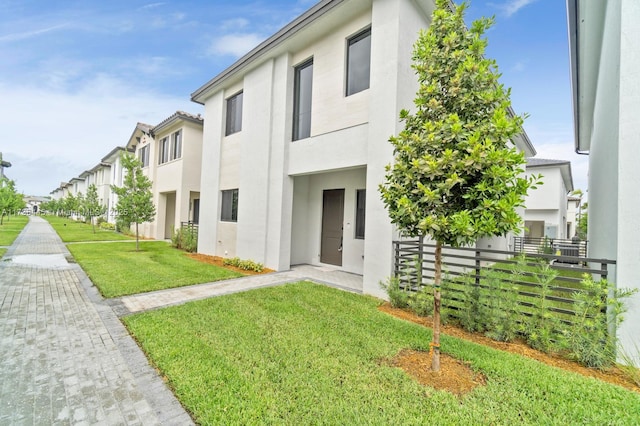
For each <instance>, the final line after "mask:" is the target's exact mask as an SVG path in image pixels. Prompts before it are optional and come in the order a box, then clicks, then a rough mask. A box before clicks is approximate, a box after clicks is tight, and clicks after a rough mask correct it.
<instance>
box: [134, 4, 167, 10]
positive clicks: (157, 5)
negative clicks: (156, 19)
mask: <svg viewBox="0 0 640 426" xmlns="http://www.w3.org/2000/svg"><path fill="white" fill-rule="evenodd" d="M164 4H166V3H163V2H159V3H149V4H145V5H144V6H142V7H140V8H139V9H140V10H144V9H154V8H156V7H159V6H162V5H164Z"/></svg>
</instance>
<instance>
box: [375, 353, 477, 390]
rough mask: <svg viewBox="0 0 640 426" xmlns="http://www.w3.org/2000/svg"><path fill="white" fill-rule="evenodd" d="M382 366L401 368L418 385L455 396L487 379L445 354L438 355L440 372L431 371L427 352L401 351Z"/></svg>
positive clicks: (429, 357) (467, 364)
mask: <svg viewBox="0 0 640 426" xmlns="http://www.w3.org/2000/svg"><path fill="white" fill-rule="evenodd" d="M384 364H386V365H392V366H394V367H399V368H402V369H403V370H404V371H405V372H407V374H409V375H410V376H411V377H413V378H414V379H416V380H417V381H418V382H419V383H420V384H423V385H426V386H429V387H432V388H434V389H438V390H444V391H448V392H451V393H453V394H454V395H457V396H462V395H464V394H466V393H469V392H471V391H472V390H473V389H475V388H476V387H477V386H482V385H484V384H486V382H487V378H486V377H485V376H484V375H483V374H482V373H478V372H475V371H473V370H472V369H471V367H470V366H469V363H465V362H462V361H460V360H457V359H455V358H453V357H450V356H449V355H447V354H440V371H439V372H437V373H436V372H434V371H431V354H429V352H422V351H416V350H413V349H403V350H401V351H400V353H398V355H396V356H395V357H394V358H392V359H390V360H385V361H384Z"/></svg>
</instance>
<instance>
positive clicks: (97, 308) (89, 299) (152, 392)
mask: <svg viewBox="0 0 640 426" xmlns="http://www.w3.org/2000/svg"><path fill="white" fill-rule="evenodd" d="M68 259H70V255H69V252H68V251H67V249H66V247H65V246H64V244H63V243H62V242H61V241H60V238H59V237H58V236H57V234H56V233H55V232H54V231H53V229H52V228H51V226H50V225H49V224H48V223H47V222H46V221H45V220H43V219H41V218H38V217H31V218H30V221H29V223H28V224H27V226H26V227H25V229H24V231H23V232H22V233H21V234H20V236H19V237H18V239H17V240H16V242H15V243H14V244H13V245H12V246H11V247H10V248H9V250H8V252H7V253H6V255H5V257H4V258H3V260H2V262H0V425H31V424H34V425H57V424H60V425H68V424H73V425H83V424H87V425H88V424H105V425H115V424H125V425H134V424H136V425H138V424H141V425H156V424H162V425H172V424H175V425H185V424H192V421H191V419H190V417H189V416H188V415H187V414H186V412H185V411H184V409H183V408H182V406H180V404H179V403H178V402H177V400H176V399H175V398H174V397H173V395H172V394H171V392H170V391H169V390H168V389H167V387H166V386H165V385H164V383H163V382H162V380H161V379H160V377H158V376H157V374H156V373H155V371H154V370H153V369H152V368H151V367H150V366H149V365H148V363H147V361H146V359H145V357H144V355H143V354H142V352H141V351H140V349H139V348H138V346H137V345H136V344H135V342H134V341H133V340H132V339H131V337H130V336H129V335H128V334H127V332H126V330H125V329H124V327H123V326H122V324H121V323H120V322H119V321H118V319H117V317H116V316H115V314H114V313H113V311H112V310H111V308H110V307H109V306H108V305H107V304H106V303H104V301H103V300H102V298H101V297H100V296H99V294H98V293H97V291H96V289H95V288H94V287H93V286H92V285H91V282H90V281H89V280H88V278H87V277H86V275H85V274H84V272H83V271H82V269H80V267H79V266H78V265H76V264H74V263H68Z"/></svg>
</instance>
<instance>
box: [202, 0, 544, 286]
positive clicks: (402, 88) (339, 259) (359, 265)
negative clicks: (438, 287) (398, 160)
mask: <svg viewBox="0 0 640 426" xmlns="http://www.w3.org/2000/svg"><path fill="white" fill-rule="evenodd" d="M434 8H435V4H434V2H433V1H432V0H342V1H341V0H323V1H320V2H319V3H317V4H316V5H314V6H313V7H312V8H311V9H309V10H308V11H307V12H305V13H303V14H302V15H301V16H299V17H298V18H297V19H295V20H294V21H292V22H291V23H289V24H288V25H286V26H285V27H284V28H282V29H281V30H280V31H278V32H277V33H275V34H274V35H273V36H271V37H269V38H268V39H267V40H265V41H264V42H262V43H261V44H260V45H258V46H257V47H256V48H255V49H253V50H252V51H250V52H249V53H248V54H246V55H245V56H243V57H242V58H240V59H239V60H238V61H237V62H235V63H234V64H232V65H231V66H230V67H229V68H227V69H226V70H224V71H223V72H221V73H220V74H219V75H217V76H216V77H214V78H213V79H212V80H210V81H209V82H207V83H206V84H204V85H203V86H202V87H200V88H199V89H197V90H196V91H195V92H194V93H193V94H192V95H191V99H192V100H193V101H195V102H198V103H201V104H203V105H204V107H205V113H204V114H205V119H206V120H205V125H204V142H203V150H202V164H203V168H202V180H201V185H200V187H201V195H202V198H201V213H200V233H199V240H198V251H199V252H202V253H205V254H210V255H218V256H223V257H232V256H238V257H240V258H244V259H252V260H254V261H257V262H262V263H264V264H265V265H266V266H267V267H269V268H272V269H275V270H286V269H288V268H290V266H291V265H295V264H312V265H319V266H326V267H331V268H338V269H341V270H344V271H348V272H352V273H356V274H362V275H363V291H364V292H365V293H369V294H375V295H380V296H383V292H382V290H381V289H380V287H379V282H380V281H381V280H383V279H384V278H385V277H388V276H389V275H391V271H392V261H393V256H392V240H393V238H394V237H396V232H395V230H394V227H393V226H392V224H391V223H390V220H389V217H388V214H387V211H386V210H385V208H384V205H383V203H382V201H381V199H380V196H379V194H378V186H379V184H380V183H382V182H383V180H384V175H385V166H386V165H387V164H389V163H390V162H391V161H393V149H392V146H391V144H390V143H389V142H388V139H389V137H390V136H391V135H394V134H397V133H398V132H399V131H400V130H401V129H402V127H401V123H400V122H399V119H398V117H399V113H400V110H401V109H403V108H411V107H412V106H413V98H414V96H415V93H416V91H417V89H418V83H417V79H416V77H415V74H414V72H413V70H412V68H411V57H412V47H413V43H414V42H415V40H416V39H417V36H418V33H419V31H420V29H426V28H427V27H428V25H429V22H430V19H431V14H432V12H433V9H434ZM514 142H516V144H517V145H518V146H519V147H520V148H523V149H525V150H526V151H527V155H534V153H535V151H534V150H533V148H532V147H531V145H530V143H528V140H527V139H526V135H524V136H523V137H521V138H519V139H518V140H517V141H514Z"/></svg>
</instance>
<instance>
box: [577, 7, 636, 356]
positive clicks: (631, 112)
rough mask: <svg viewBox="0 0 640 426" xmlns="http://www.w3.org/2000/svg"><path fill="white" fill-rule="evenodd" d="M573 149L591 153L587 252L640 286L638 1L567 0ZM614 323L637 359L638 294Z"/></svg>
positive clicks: (629, 284)
mask: <svg viewBox="0 0 640 426" xmlns="http://www.w3.org/2000/svg"><path fill="white" fill-rule="evenodd" d="M567 10H568V25H569V41H570V53H571V76H572V83H573V84H572V86H573V105H574V116H575V117H574V118H575V143H576V151H577V152H579V153H585V154H586V153H588V154H589V226H588V230H589V231H588V232H589V256H590V257H593V258H605V259H614V260H616V262H617V265H616V267H615V269H614V270H613V271H612V275H611V280H612V281H613V282H615V283H616V284H617V285H618V286H619V287H622V288H633V289H640V273H639V265H640V238H638V230H640V214H639V212H640V192H639V191H638V188H640V148H639V147H640V120H639V119H638V112H639V111H640V79H639V78H638V73H639V71H638V70H640V48H639V44H638V42H639V40H640V26H639V25H638V22H640V2H638V1H637V0H609V1H606V2H605V1H592V0H567ZM627 305H628V309H629V310H628V312H627V314H626V315H625V321H624V322H623V323H622V325H621V326H620V328H619V329H618V337H619V339H620V342H621V344H622V346H623V347H624V348H625V350H626V351H627V352H628V353H629V354H630V355H632V356H635V357H636V362H637V364H638V365H639V366H640V353H638V347H640V294H636V295H635V296H633V297H632V298H631V299H630V300H629V301H628V303H627Z"/></svg>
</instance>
